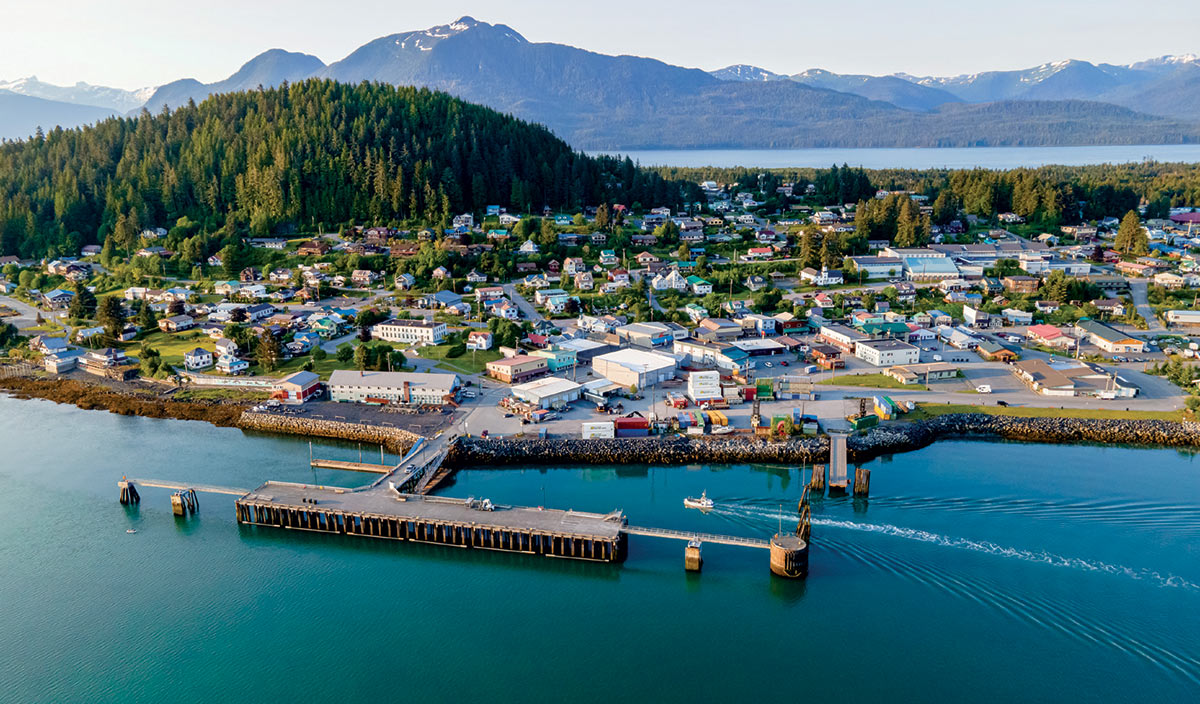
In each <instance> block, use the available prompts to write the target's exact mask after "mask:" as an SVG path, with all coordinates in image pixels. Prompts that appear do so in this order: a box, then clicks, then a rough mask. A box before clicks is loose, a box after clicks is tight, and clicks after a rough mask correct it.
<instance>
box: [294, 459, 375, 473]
mask: <svg viewBox="0 0 1200 704" xmlns="http://www.w3.org/2000/svg"><path fill="white" fill-rule="evenodd" d="M309 466H310V467H313V468H314V469H341V470H344V471H347V472H370V473H372V474H388V473H389V472H391V471H393V470H395V469H396V467H395V466H394V465H390V464H372V463H371V462H346V461H344V460H323V459H320V458H318V459H314V460H311V461H310V462H309Z"/></svg>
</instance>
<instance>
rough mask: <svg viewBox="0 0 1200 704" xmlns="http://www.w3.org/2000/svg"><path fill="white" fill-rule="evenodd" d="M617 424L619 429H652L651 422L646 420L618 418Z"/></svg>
mask: <svg viewBox="0 0 1200 704" xmlns="http://www.w3.org/2000/svg"><path fill="white" fill-rule="evenodd" d="M615 423H616V427H617V428H618V429H620V428H628V429H645V428H649V427H650V421H648V420H646V419H645V418H618V419H617V420H616V421H615Z"/></svg>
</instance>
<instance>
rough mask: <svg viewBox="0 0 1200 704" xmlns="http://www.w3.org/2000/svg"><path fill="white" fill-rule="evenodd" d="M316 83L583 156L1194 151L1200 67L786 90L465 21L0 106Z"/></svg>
mask: <svg viewBox="0 0 1200 704" xmlns="http://www.w3.org/2000/svg"><path fill="white" fill-rule="evenodd" d="M308 78H318V79H330V80H335V81H339V82H344V83H358V82H360V81H379V82H385V83H392V84H397V85H416V86H424V87H429V88H432V89H437V90H442V91H446V92H448V93H451V94H453V95H455V96H458V97H461V98H464V99H466V100H469V101H472V102H477V103H481V104H484V105H487V106H489V107H492V108H496V109H498V110H502V111H504V112H508V113H511V114H513V115H515V116H517V117H520V118H522V119H525V120H528V121H532V122H538V123H541V124H544V125H546V126H548V127H549V128H550V129H552V130H553V131H554V132H555V133H557V134H558V135H560V136H561V137H563V138H565V139H566V140H568V141H569V142H570V143H571V144H572V145H574V146H575V147H577V148H584V149H639V148H721V147H724V148H787V147H796V148H798V147H901V146H907V147H913V146H916V147H931V146H1012V145H1030V146H1032V145H1056V146H1057V145H1073V144H1166V143H1179V142H1196V141H1200V121H1198V118H1197V117H1196V115H1197V114H1200V112H1198V111H1197V108H1198V107H1200V59H1198V58H1197V57H1195V56H1181V57H1163V58H1160V59H1154V60H1150V61H1144V62H1140V63H1137V64H1132V65H1128V66H1114V65H1109V64H1099V65H1095V64H1091V63H1088V62H1084V61H1063V62H1056V63H1053V64H1044V65H1042V66H1038V67H1035V68H1031V69H1027V70H1024V71H994V72H987V73H979V74H972V75H964V76H955V77H933V76H925V77H918V76H909V75H906V74H893V75H881V76H870V75H850V74H837V73H832V72H829V71H825V70H821V69H810V70H808V71H804V72H802V73H797V74H794V75H790V76H785V75H782V74H778V73H773V72H771V71H767V70H765V69H761V68H757V67H754V66H748V65H736V66H730V67H727V68H724V69H720V70H717V71H712V72H708V71H702V70H700V69H694V68H684V67H680V66H674V65H671V64H667V63H664V62H662V61H658V60H655V59H650V58H641V57H634V56H609V55H604V54H598V53H594V52H590V51H586V50H583V49H578V48H575V47H571V46H566V45H562V44H554V43H535V42H530V41H528V40H526V39H525V38H524V37H523V36H521V34H519V33H518V32H517V31H515V30H514V29H512V28H511V27H508V26H506V25H503V24H488V23H486V22H479V21H477V20H474V19H472V18H470V17H463V18H461V19H459V20H457V21H455V22H452V23H450V24H446V25H440V26H437V27H431V28H429V29H425V30H418V31H412V32H403V33H399V34H392V35H388V36H384V37H380V38H378V39H375V40H373V41H371V42H368V43H367V44H364V45H363V46H361V47H359V48H358V49H356V50H355V51H353V52H351V53H350V54H349V55H348V56H346V57H345V58H343V59H341V60H339V61H335V62H333V63H331V64H329V65H325V64H324V63H323V62H322V61H321V60H320V59H318V58H316V57H315V56H310V55H307V54H302V53H295V52H289V51H284V50H282V49H272V50H270V51H267V52H265V53H263V54H260V55H259V56H257V57H255V58H254V59H252V60H251V61H249V62H248V63H246V64H245V65H244V66H243V67H242V68H241V69H239V70H238V71H237V72H236V73H234V74H233V75H232V76H230V77H229V78H227V79H225V80H222V81H218V82H216V83H208V84H205V83H201V82H200V81H197V80H194V79H190V78H188V79H182V80H179V81H174V82H172V83H168V84H166V85H163V86H160V87H158V88H157V89H155V90H153V91H152V92H151V91H148V90H142V91H127V92H124V93H122V92H120V91H117V90H116V89H105V88H101V87H96V86H87V85H86V84H77V85H76V86H75V87H73V88H64V89H60V92H58V93H54V92H52V91H51V90H50V89H51V88H55V87H54V86H49V87H46V85H47V84H41V83H40V82H38V85H39V86H40V87H39V88H38V92H34V91H33V89H31V88H29V87H21V88H19V89H18V88H13V87H6V86H16V85H17V84H21V85H22V86H28V85H30V84H31V82H32V81H36V79H25V81H24V82H14V83H13V84H4V83H0V95H4V94H5V91H7V92H8V93H9V96H8V97H9V99H10V100H11V99H12V98H11V96H13V95H16V96H20V97H23V98H39V99H43V100H45V99H51V100H54V101H58V102H60V103H67V104H73V105H76V106H80V105H88V106H94V107H100V108H107V109H110V110H114V111H121V110H122V108H123V107H124V106H123V105H122V103H121V101H122V100H124V101H125V102H126V103H128V102H131V101H135V100H137V99H138V98H141V97H142V96H147V97H145V98H144V101H145V102H144V104H142V105H141V106H135V109H140V108H141V107H145V108H146V109H149V110H151V111H152V112H153V111H157V110H159V109H161V108H162V106H163V105H167V106H170V107H178V106H180V105H183V104H185V103H187V102H188V101H189V100H195V101H200V100H203V99H204V98H206V97H208V96H209V95H212V94H214V93H224V92H231V91H240V90H251V89H254V88H257V87H258V86H260V85H261V86H264V87H271V86H277V85H279V84H281V83H283V82H285V81H287V82H295V81H299V80H303V79H308ZM126 94H127V95H126ZM40 107H41V112H40V113H38V114H46V113H47V111H48V109H49V108H48V106H45V105H42V106H40ZM26 112H28V113H30V114H33V113H36V112H37V111H35V110H32V108H30V109H29V110H26ZM47 119H53V118H47ZM79 119H81V118H80V116H79V115H78V114H72V113H70V112H69V111H64V117H62V118H61V124H64V125H70V124H80V122H78V120H79ZM92 119H96V118H92ZM71 120H76V121H75V122H70V121H71ZM38 124H43V125H45V124H47V123H45V122H41V123H38ZM18 127H19V126H18ZM24 129H25V131H23V132H22V131H17V132H13V131H11V130H10V129H8V128H7V127H5V129H4V131H3V132H0V136H6V137H16V136H20V135H26V134H29V129H28V127H26V128H24Z"/></svg>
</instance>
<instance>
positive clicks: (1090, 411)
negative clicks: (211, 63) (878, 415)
mask: <svg viewBox="0 0 1200 704" xmlns="http://www.w3.org/2000/svg"><path fill="white" fill-rule="evenodd" d="M947 413H986V414H988V415H993V416H1015V417H1018V418H1112V419H1117V420H1174V421H1179V420H1184V411H1119V410H1115V409H1108V408H1040V407H1034V406H1009V407H1007V408H1005V407H1003V406H976V405H971V404H965V403H920V404H917V408H916V410H914V411H909V412H908V413H906V414H904V415H903V416H902V417H903V418H904V419H905V420H922V419H925V418H933V417H934V416H941V415H946V414H947Z"/></svg>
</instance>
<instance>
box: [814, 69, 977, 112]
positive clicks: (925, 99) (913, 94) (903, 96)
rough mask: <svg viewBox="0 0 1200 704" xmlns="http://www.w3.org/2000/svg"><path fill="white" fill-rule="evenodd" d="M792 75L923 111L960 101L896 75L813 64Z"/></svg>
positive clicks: (818, 84) (821, 86) (831, 88)
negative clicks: (866, 73)
mask: <svg viewBox="0 0 1200 704" xmlns="http://www.w3.org/2000/svg"><path fill="white" fill-rule="evenodd" d="M791 79H792V80H793V81H798V82H800V83H803V84H805V85H810V86H815V87H817V88H827V89H829V90H837V91H841V92H843V93H853V94H855V95H861V96H862V97H864V98H870V99H871V100H882V101H884V102H885V103H891V104H892V105H895V106H897V107H900V108H904V109H905V110H921V111H926V110H932V109H934V108H936V107H937V106H939V105H944V104H945V103H958V102H961V101H962V99H961V98H959V97H958V96H956V95H954V94H953V93H950V92H947V91H945V90H942V89H940V88H935V87H932V86H924V85H919V84H917V83H913V82H911V81H906V80H904V79H902V78H897V77H896V76H862V75H853V74H838V73H832V72H830V71H825V70H823V69H819V68H813V69H809V70H807V71H804V72H803V73H797V74H795V75H794V76H791Z"/></svg>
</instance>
